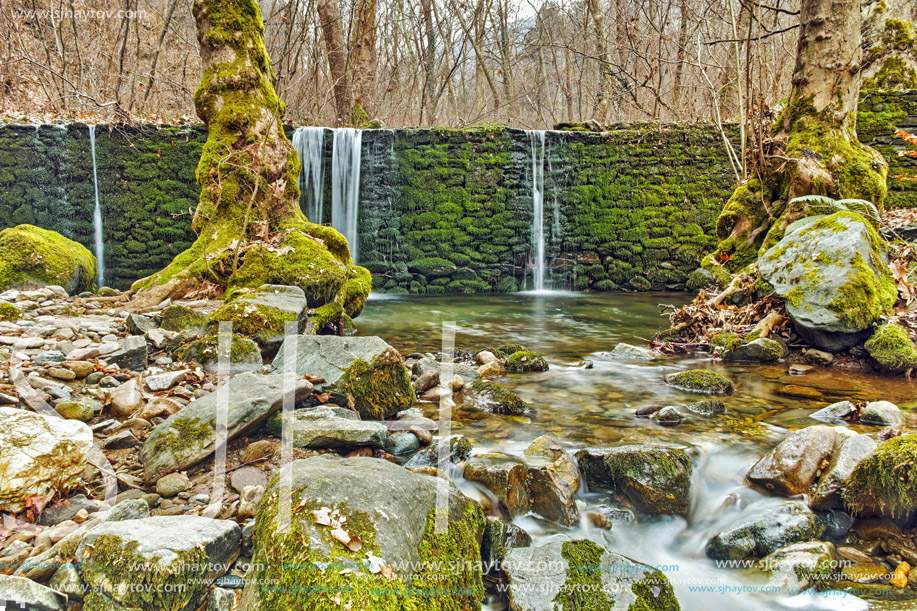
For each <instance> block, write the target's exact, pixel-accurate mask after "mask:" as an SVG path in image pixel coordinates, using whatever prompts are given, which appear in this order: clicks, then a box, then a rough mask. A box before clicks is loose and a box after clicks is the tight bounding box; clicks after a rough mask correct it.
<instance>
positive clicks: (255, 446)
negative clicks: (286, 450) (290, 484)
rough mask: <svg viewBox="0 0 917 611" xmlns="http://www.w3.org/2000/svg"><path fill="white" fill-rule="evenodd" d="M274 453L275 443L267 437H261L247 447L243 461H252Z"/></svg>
mask: <svg viewBox="0 0 917 611" xmlns="http://www.w3.org/2000/svg"><path fill="white" fill-rule="evenodd" d="M273 455H274V444H273V443H271V442H270V441H269V440H267V439H259V440H258V441H256V442H255V443H252V444H250V445H249V446H247V447H246V448H245V453H244V454H243V455H242V462H246V463H250V462H254V461H256V460H259V459H262V458H267V457H270V456H273Z"/></svg>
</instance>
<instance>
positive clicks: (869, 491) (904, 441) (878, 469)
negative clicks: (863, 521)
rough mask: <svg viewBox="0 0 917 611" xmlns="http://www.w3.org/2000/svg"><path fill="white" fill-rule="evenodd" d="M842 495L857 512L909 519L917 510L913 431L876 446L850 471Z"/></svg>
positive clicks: (916, 448)
mask: <svg viewBox="0 0 917 611" xmlns="http://www.w3.org/2000/svg"><path fill="white" fill-rule="evenodd" d="M843 498H844V503H845V504H846V505H847V507H848V508H849V509H850V510H851V511H852V512H853V513H855V514H857V515H866V516H868V515H881V516H885V517H888V518H892V519H896V520H901V521H903V522H906V521H909V520H911V519H912V518H913V517H914V515H915V513H917V433H911V434H910V435H902V436H901V437H895V438H894V439H889V440H888V441H886V442H884V443H882V444H881V445H879V447H878V448H877V449H876V450H875V451H874V452H873V453H872V454H871V455H869V456H868V457H866V458H865V459H864V460H862V461H861V462H860V463H859V464H858V465H857V466H856V468H855V469H854V470H853V473H852V474H851V475H850V479H849V480H848V481H847V487H846V488H845V489H844V492H843Z"/></svg>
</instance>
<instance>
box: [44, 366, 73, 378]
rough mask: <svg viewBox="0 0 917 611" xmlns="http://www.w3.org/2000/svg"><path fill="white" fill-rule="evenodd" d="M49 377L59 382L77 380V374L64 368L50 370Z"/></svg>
mask: <svg viewBox="0 0 917 611" xmlns="http://www.w3.org/2000/svg"><path fill="white" fill-rule="evenodd" d="M48 375H49V376H51V377H52V378H55V379H58V380H68V381H69V380H75V379H76V374H75V373H74V372H72V371H70V370H69V369H65V368H64V367H51V368H50V369H48Z"/></svg>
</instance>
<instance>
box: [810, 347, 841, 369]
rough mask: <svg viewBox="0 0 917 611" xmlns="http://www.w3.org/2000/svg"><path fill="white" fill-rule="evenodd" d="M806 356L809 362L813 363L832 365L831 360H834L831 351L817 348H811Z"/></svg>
mask: <svg viewBox="0 0 917 611" xmlns="http://www.w3.org/2000/svg"><path fill="white" fill-rule="evenodd" d="M803 358H805V360H806V362H807V363H811V364H812V365H823V366H824V365H830V364H831V361H833V360H834V355H833V354H831V353H830V352H825V351H824V350H816V349H815V348H810V349H809V350H807V351H806V353H805V356H804V357H803Z"/></svg>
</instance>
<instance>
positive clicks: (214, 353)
mask: <svg viewBox="0 0 917 611" xmlns="http://www.w3.org/2000/svg"><path fill="white" fill-rule="evenodd" d="M189 339H190V341H186V342H185V343H183V344H181V345H180V346H179V347H178V348H176V349H175V353H174V354H175V356H177V357H178V358H180V359H181V360H183V361H185V362H189V361H194V362H196V363H200V364H201V366H203V368H204V371H206V372H207V373H219V369H220V336H219V334H218V333H210V334H208V335H205V336H203V337H197V336H194V337H193V338H189ZM262 365H263V360H262V357H261V350H260V349H259V348H258V344H256V343H255V341H254V340H251V339H248V338H247V337H242V336H240V335H238V334H235V333H233V334H232V335H231V336H230V338H229V373H230V374H233V375H234V374H237V373H245V372H246V371H257V370H258V369H261V366H262Z"/></svg>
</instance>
